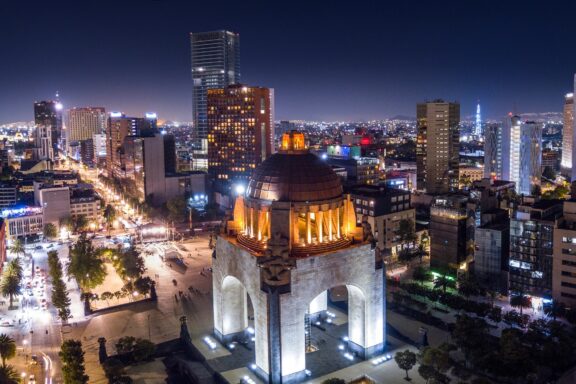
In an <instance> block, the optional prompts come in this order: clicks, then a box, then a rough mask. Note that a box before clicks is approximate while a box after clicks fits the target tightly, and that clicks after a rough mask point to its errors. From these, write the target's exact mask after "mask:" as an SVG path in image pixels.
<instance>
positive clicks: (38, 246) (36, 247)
mask: <svg viewBox="0 0 576 384" xmlns="http://www.w3.org/2000/svg"><path fill="white" fill-rule="evenodd" d="M34 249H37V250H40V249H44V248H42V246H41V245H37V246H35V247H34Z"/></svg>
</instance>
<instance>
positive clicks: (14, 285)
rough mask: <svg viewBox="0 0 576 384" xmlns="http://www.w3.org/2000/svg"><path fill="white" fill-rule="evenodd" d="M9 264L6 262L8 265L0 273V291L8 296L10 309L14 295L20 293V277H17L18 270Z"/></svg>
mask: <svg viewBox="0 0 576 384" xmlns="http://www.w3.org/2000/svg"><path fill="white" fill-rule="evenodd" d="M14 260H17V259H14ZM14 260H13V261H14ZM10 266H11V263H8V266H7V267H6V268H5V269H4V272H3V273H2V279H1V280H0V293H2V296H4V297H9V298H10V309H12V308H13V302H14V296H18V295H20V294H22V284H21V279H22V278H21V277H18V270H17V269H16V270H14V269H13V268H11V267H10Z"/></svg>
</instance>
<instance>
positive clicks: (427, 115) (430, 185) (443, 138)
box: [416, 100, 460, 193]
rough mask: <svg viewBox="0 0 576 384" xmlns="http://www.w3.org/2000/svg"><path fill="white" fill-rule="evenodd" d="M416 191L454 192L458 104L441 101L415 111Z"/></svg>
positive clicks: (423, 105) (457, 178)
mask: <svg viewBox="0 0 576 384" xmlns="http://www.w3.org/2000/svg"><path fill="white" fill-rule="evenodd" d="M416 118H417V131H418V132H417V138H416V162H417V189H419V190H425V191H426V192H428V193H447V192H449V191H453V190H456V189H458V182H459V174H458V167H459V164H460V155H459V153H460V147H459V146H460V128H459V123H460V104H458V103H448V102H444V101H443V100H435V101H433V102H427V103H421V104H418V105H417V108H416Z"/></svg>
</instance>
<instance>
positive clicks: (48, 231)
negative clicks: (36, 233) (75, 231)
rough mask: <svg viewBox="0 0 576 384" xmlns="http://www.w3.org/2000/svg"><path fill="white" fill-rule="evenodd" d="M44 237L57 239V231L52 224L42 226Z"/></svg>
mask: <svg viewBox="0 0 576 384" xmlns="http://www.w3.org/2000/svg"><path fill="white" fill-rule="evenodd" d="M44 237H45V238H47V239H55V238H56V237H58V229H57V228H56V226H55V225H54V224H52V223H48V224H44Z"/></svg>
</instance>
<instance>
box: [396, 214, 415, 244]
mask: <svg viewBox="0 0 576 384" xmlns="http://www.w3.org/2000/svg"><path fill="white" fill-rule="evenodd" d="M414 228H415V227H414V221H412V220H411V219H402V220H400V222H399V223H398V230H397V231H396V235H397V236H398V237H400V242H401V243H402V244H405V243H411V242H413V241H415V240H416V233H415V230H414Z"/></svg>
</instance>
